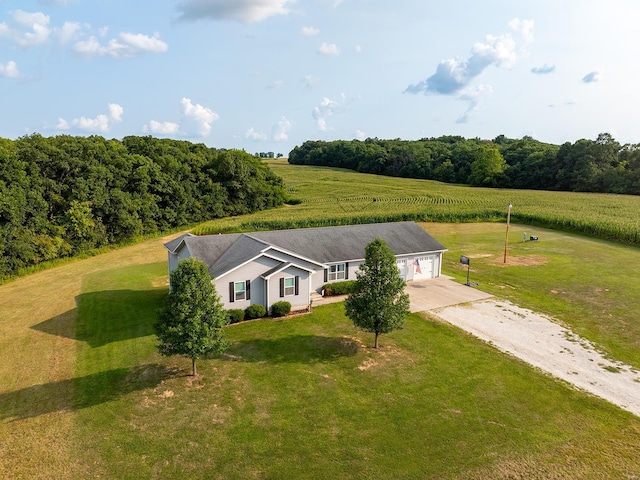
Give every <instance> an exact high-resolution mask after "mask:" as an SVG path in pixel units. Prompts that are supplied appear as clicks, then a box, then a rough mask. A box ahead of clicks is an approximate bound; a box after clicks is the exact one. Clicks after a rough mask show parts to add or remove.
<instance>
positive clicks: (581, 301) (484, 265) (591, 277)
mask: <svg viewBox="0 0 640 480" xmlns="http://www.w3.org/2000/svg"><path fill="white" fill-rule="evenodd" d="M425 228H426V229H427V230H428V231H429V232H431V233H432V234H433V235H435V236H436V238H438V240H439V241H440V242H442V243H443V244H444V245H446V246H447V247H448V248H449V251H448V252H447V254H446V255H445V259H444V263H443V272H444V273H446V274H449V275H453V276H454V277H455V278H456V279H458V281H460V282H466V271H467V267H466V266H464V265H461V264H460V263H459V258H460V255H466V256H470V257H471V280H472V281H474V282H478V283H479V287H478V288H480V289H481V290H484V291H487V292H490V293H494V294H496V295H498V296H500V297H504V298H508V299H510V300H512V301H513V302H515V303H517V304H520V305H522V306H525V307H528V308H531V309H533V310H534V311H538V312H542V313H547V314H549V315H552V316H554V317H555V318H557V319H559V320H560V321H561V322H563V323H564V324H565V325H567V326H568V327H569V329H571V330H572V331H573V332H574V333H576V334H578V335H580V336H582V337H584V338H587V339H588V340H591V341H592V342H593V343H595V344H596V345H598V346H599V347H600V348H601V349H602V350H603V351H604V352H605V353H608V354H609V355H610V356H611V357H612V358H615V359H617V360H620V361H623V362H625V363H629V364H630V365H633V366H635V367H636V368H638V369H640V319H639V318H638V315H637V310H638V306H639V303H640V282H638V281H637V272H638V271H640V249H638V248H637V247H631V246H625V245H620V244H616V243H613V242H607V241H604V240H592V239H586V238H584V237H581V236H577V235H571V234H567V233H562V232H555V231H552V230H545V229H540V228H533V227H530V226H523V225H512V226H511V229H510V235H509V237H510V238H509V249H508V263H507V265H506V266H505V264H504V263H503V260H504V241H505V225H499V224H459V225H442V224H426V225H425ZM523 232H526V233H527V234H528V235H530V234H532V235H537V236H539V238H540V240H539V241H538V242H530V241H527V242H522V235H523ZM532 258H533V259H534V260H536V261H534V262H531V263H532V264H528V263H529V260H530V259H532ZM540 260H541V261H540Z"/></svg>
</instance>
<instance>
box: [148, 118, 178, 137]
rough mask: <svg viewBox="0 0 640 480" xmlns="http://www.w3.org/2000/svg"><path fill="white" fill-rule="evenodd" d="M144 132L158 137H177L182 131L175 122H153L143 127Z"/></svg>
mask: <svg viewBox="0 0 640 480" xmlns="http://www.w3.org/2000/svg"><path fill="white" fill-rule="evenodd" d="M142 130H143V131H144V132H145V133H146V132H150V133H154V134H157V135H176V134H177V133H178V132H179V131H180V125H179V124H177V123H174V122H157V121H155V120H151V121H150V122H149V125H148V126H147V125H145V126H144V127H142Z"/></svg>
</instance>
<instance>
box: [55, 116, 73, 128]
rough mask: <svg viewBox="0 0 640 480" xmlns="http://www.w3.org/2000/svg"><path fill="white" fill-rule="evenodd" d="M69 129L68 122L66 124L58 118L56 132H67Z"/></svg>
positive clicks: (62, 119)
mask: <svg viewBox="0 0 640 480" xmlns="http://www.w3.org/2000/svg"><path fill="white" fill-rule="evenodd" d="M70 128H71V127H70V126H69V122H67V121H66V120H65V119H64V118H60V117H58V123H57V124H56V130H69V129H70Z"/></svg>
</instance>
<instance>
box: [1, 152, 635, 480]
mask: <svg viewBox="0 0 640 480" xmlns="http://www.w3.org/2000/svg"><path fill="white" fill-rule="evenodd" d="M278 168H281V170H282V171H285V170H287V169H289V168H290V166H287V165H286V164H282V165H280V166H278ZM291 168H294V170H290V171H289V170H287V171H289V172H293V173H288V174H287V175H290V177H286V178H285V180H286V183H287V185H288V186H289V187H290V188H292V189H296V190H295V191H294V193H295V192H298V193H300V197H302V196H303V194H304V198H308V199H309V201H308V202H303V203H301V204H299V205H294V206H291V207H283V208H282V209H278V210H275V211H272V212H265V213H264V215H263V216H255V215H254V216H247V217H236V218H233V219H225V220H223V221H220V222H216V223H212V224H210V226H211V225H213V226H214V228H220V229H227V228H233V227H234V226H235V228H237V227H238V226H243V225H244V226H247V225H251V224H253V223H254V222H258V221H265V222H266V221H288V219H293V220H300V221H302V220H304V219H305V215H307V217H306V218H308V219H311V220H317V219H320V218H322V215H323V212H324V215H325V216H326V217H327V218H329V217H331V218H345V217H347V216H348V214H349V212H348V211H344V210H348V207H349V205H353V212H361V211H362V209H361V207H360V206H358V202H353V203H352V204H351V203H350V202H342V200H341V201H340V203H341V204H342V203H344V204H343V207H344V210H343V214H344V216H343V215H342V214H336V210H328V208H327V205H329V204H330V203H331V198H332V197H331V196H332V195H333V194H335V195H338V193H339V192H342V193H343V194H345V195H347V194H349V193H350V194H352V195H353V190H356V189H357V190H358V192H359V193H360V194H362V195H363V197H368V196H370V195H374V196H375V198H378V196H380V197H381V196H382V194H383V193H384V192H385V191H387V193H388V194H389V198H400V197H401V196H402V195H404V190H406V192H414V193H415V191H414V190H412V189H413V188H414V187H412V186H411V185H412V181H411V180H398V179H384V178H383V177H373V176H359V175H358V174H354V173H349V174H347V176H346V177H341V176H342V173H343V172H341V171H333V170H326V171H325V170H323V169H320V170H319V172H316V173H314V176H315V177H317V178H318V181H317V182H313V181H312V180H310V179H309V177H306V178H305V177H304V175H305V174H306V173H304V170H298V169H299V168H305V167H291ZM306 168H309V167H306ZM312 170H314V171H315V169H312ZM278 173H279V174H281V172H278ZM321 175H326V176H327V177H328V179H327V180H321V179H322V176H321ZM283 176H284V175H283ZM289 178H293V180H289ZM341 178H342V180H341ZM359 179H361V181H360V180H359ZM295 181H299V182H309V183H307V184H306V186H305V187H304V188H303V187H302V186H301V185H302V184H301V183H298V184H297V186H296V184H295V183H293V182H295ZM379 181H380V182H382V183H383V185H384V184H385V182H387V181H388V182H391V183H389V185H388V186H386V187H384V188H382V187H379V186H376V185H378V182H379ZM290 182H291V183H290ZM323 182H324V183H323ZM394 182H397V183H394ZM404 182H408V183H407V186H406V188H405V189H404V190H403V188H402V184H403V183H404ZM418 184H419V185H422V183H421V182H418ZM427 184H428V185H431V183H430V182H427ZM392 185H396V187H393V188H396V190H395V191H394V190H393V188H392ZM436 186H437V184H436ZM434 188H435V186H434ZM455 188H461V187H455ZM376 189H377V190H376ZM460 191H461V192H463V191H465V189H462V188H461V190H460ZM467 191H468V190H467ZM313 192H316V193H313ZM378 192H380V193H378ZM506 193H508V192H506ZM534 193H537V192H534ZM469 194H470V195H471V194H473V192H471V193H469ZM314 195H317V197H314ZM321 197H324V198H325V199H328V202H327V201H325V200H319V201H318V202H316V203H317V204H324V207H318V206H317V205H316V206H314V202H312V201H311V200H312V199H313V198H321ZM337 198H347V197H346V196H345V197H337ZM585 198H591V199H594V200H593V203H595V204H597V205H601V203H600V202H601V200H600V199H601V198H605V199H606V198H608V197H607V196H599V195H594V196H589V195H588V196H586V197H585ZM613 198H617V197H613ZM505 199H506V197H505ZM620 200H624V198H623V199H620ZM631 200H632V201H635V200H634V199H631ZM492 201H496V202H497V201H498V200H492ZM500 201H501V202H503V200H500ZM510 201H512V202H513V204H514V210H517V209H518V208H519V204H518V202H517V201H516V200H510ZM606 201H609V200H606ZM336 203H338V202H336ZM375 203H378V202H377V201H376V202H373V201H370V202H369V204H375ZM578 203H579V202H576V203H575V204H574V205H576V207H575V208H576V211H577V205H578ZM582 203H583V206H584V205H588V204H589V203H588V202H586V201H583V202H582ZM362 205H366V202H364V203H363V204H362ZM299 207H300V208H299ZM371 208H372V209H375V208H378V206H376V205H374V206H372V207H371ZM421 208H423V207H421ZM625 208H631V207H625ZM287 212H291V213H290V215H289V213H287ZM612 218H614V219H615V218H617V217H613V216H612ZM216 226H217V227H216ZM427 229H428V230H429V231H430V232H431V233H432V234H434V235H435V236H436V238H438V240H440V241H441V242H442V243H444V244H445V245H446V246H447V247H448V248H449V249H450V250H449V252H448V253H447V254H446V256H445V264H444V265H443V268H444V271H445V273H448V274H451V275H454V276H455V277H457V278H460V279H462V278H465V276H466V270H464V269H463V268H462V267H461V266H460V265H459V263H458V257H459V255H460V254H466V255H469V256H471V257H472V260H471V262H472V268H473V271H472V280H474V281H478V282H479V283H480V287H481V288H483V289H485V290H488V291H491V292H493V293H496V294H498V295H502V296H505V297H508V298H510V299H513V300H514V301H516V302H517V303H520V304H524V305H527V306H533V307H536V309H538V310H540V311H543V312H547V313H553V314H555V315H557V316H559V317H560V318H561V320H562V321H563V322H565V323H567V324H568V325H570V326H571V328H572V329H574V331H576V333H581V334H584V335H585V336H587V337H589V338H591V339H595V341H596V343H598V344H599V345H601V346H602V348H603V349H605V350H607V351H608V352H609V353H610V355H612V356H614V357H615V358H618V359H622V360H625V361H627V362H629V363H632V364H634V365H636V366H637V367H639V368H640V359H639V358H638V352H639V351H640V348H638V347H640V345H638V342H639V341H640V340H639V339H640V322H638V320H637V316H636V315H635V311H637V302H638V299H639V298H640V293H639V292H638V288H640V287H639V286H638V282H637V281H635V279H636V278H637V271H638V267H640V251H639V250H638V249H637V248H636V247H629V246H624V245H620V244H615V243H611V242H607V241H602V240H591V239H588V238H585V237H580V236H577V235H571V234H567V233H562V232H554V231H549V230H544V229H540V228H535V229H533V230H532V229H531V227H530V226H526V227H525V226H522V225H518V224H516V223H514V224H513V225H512V229H511V237H510V244H511V247H510V250H509V255H510V262H509V263H508V264H507V265H506V266H504V265H500V263H501V260H502V257H501V254H502V248H503V245H504V243H503V242H504V225H503V224H502V225H501V224H498V223H493V224H486V223H485V224H449V225H445V224H430V225H428V226H427ZM525 229H526V231H527V232H528V233H533V234H537V235H539V236H540V241H539V242H519V240H521V237H522V232H523V230H525ZM164 241H166V239H156V240H152V241H147V242H145V243H141V244H138V245H134V246H130V247H126V248H123V249H120V250H116V251H112V252H109V253H106V254H103V255H99V256H96V257H93V258H88V259H84V260H78V261H75V262H71V263H67V264H65V265H61V266H58V267H56V268H52V269H50V270H46V271H43V272H39V273H36V274H33V275H30V276H27V277H23V278H20V279H18V280H16V281H14V282H11V283H8V284H5V285H2V286H0V352H1V353H2V357H3V359H4V361H3V362H2V363H1V364H0V439H2V440H1V441H0V477H2V478H29V479H31V478H78V479H80V478H82V479H86V478H162V479H165V478H225V479H227V478H243V479H244V478H363V479H364V478H394V479H395V478H421V479H422V478H434V479H435V478H465V479H467V478H478V479H485V478H497V479H507V478H540V479H546V478H633V477H634V476H639V475H640V470H639V467H638V466H639V465H640V419H639V418H637V417H634V416H633V415H631V414H629V413H627V412H625V411H622V410H621V409H618V408H616V407H614V406H612V405H610V404H608V403H607V402H605V401H602V400H599V399H597V398H594V397H591V396H589V395H586V394H584V393H582V392H580V391H577V390H576V389H573V388H571V387H569V386H568V385H566V384H565V383H563V382H561V381H557V380H555V379H552V378H550V377H548V376H546V375H543V374H541V373H540V372H538V371H536V370H534V369H532V368H530V367H528V366H527V365H525V364H523V363H522V362H520V361H518V360H515V359H513V358H511V357H509V356H506V355H503V354H501V353H499V352H498V351H497V350H495V349H494V348H492V347H491V346H490V345H486V344H484V343H482V342H480V341H478V340H476V339H474V338H472V337H470V336H469V335H467V334H465V333H464V332H462V331H460V330H458V329H456V328H453V327H451V326H449V325H446V324H442V323H438V322H433V321H432V320H430V319H428V318H423V317H421V316H419V315H411V316H410V317H409V318H408V319H407V322H406V326H405V329H404V330H401V331H397V332H394V333H392V334H389V335H384V336H383V337H382V339H381V344H382V348H381V349H380V350H379V351H374V350H373V349H371V348H370V345H371V340H372V339H371V336H370V335H369V334H365V333H362V332H360V331H358V330H356V329H355V328H354V327H353V326H352V324H351V322H350V321H349V320H348V319H347V318H345V316H344V313H343V310H342V307H341V304H336V305H328V306H324V307H317V308H315V309H314V313H313V314H312V315H309V316H304V317H298V318H290V319H285V320H277V321H275V320H261V321H255V322H246V323H242V324H238V325H234V326H230V327H227V329H226V332H227V335H228V338H229V339H230V340H231V341H232V343H233V346H232V347H231V348H230V350H229V351H228V352H226V353H225V354H224V355H221V356H219V357H216V358H212V359H209V360H205V361H202V362H200V364H199V370H200V373H201V376H199V377H197V378H195V379H193V378H191V377H190V376H188V375H187V374H188V373H189V372H190V361H189V360H187V359H181V358H169V359H167V358H162V357H160V356H159V355H158V354H157V353H156V351H155V342H156V340H155V337H154V335H153V330H152V323H153V321H154V319H155V314H156V308H157V307H158V306H159V305H160V303H161V301H162V298H163V296H164V295H165V294H166V292H167V273H166V272H167V265H166V252H165V251H164V249H163V248H162V243H163V242H164Z"/></svg>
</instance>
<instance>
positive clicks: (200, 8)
mask: <svg viewBox="0 0 640 480" xmlns="http://www.w3.org/2000/svg"><path fill="white" fill-rule="evenodd" d="M292 3H295V0H183V1H182V2H181V3H180V4H179V5H178V10H179V11H180V12H182V15H181V16H180V18H181V19H183V20H203V19H207V20H236V21H239V22H243V23H254V22H261V21H262V20H266V19H267V18H269V17H272V16H274V15H287V14H288V13H289V9H288V8H287V6H288V5H289V4H292Z"/></svg>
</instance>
